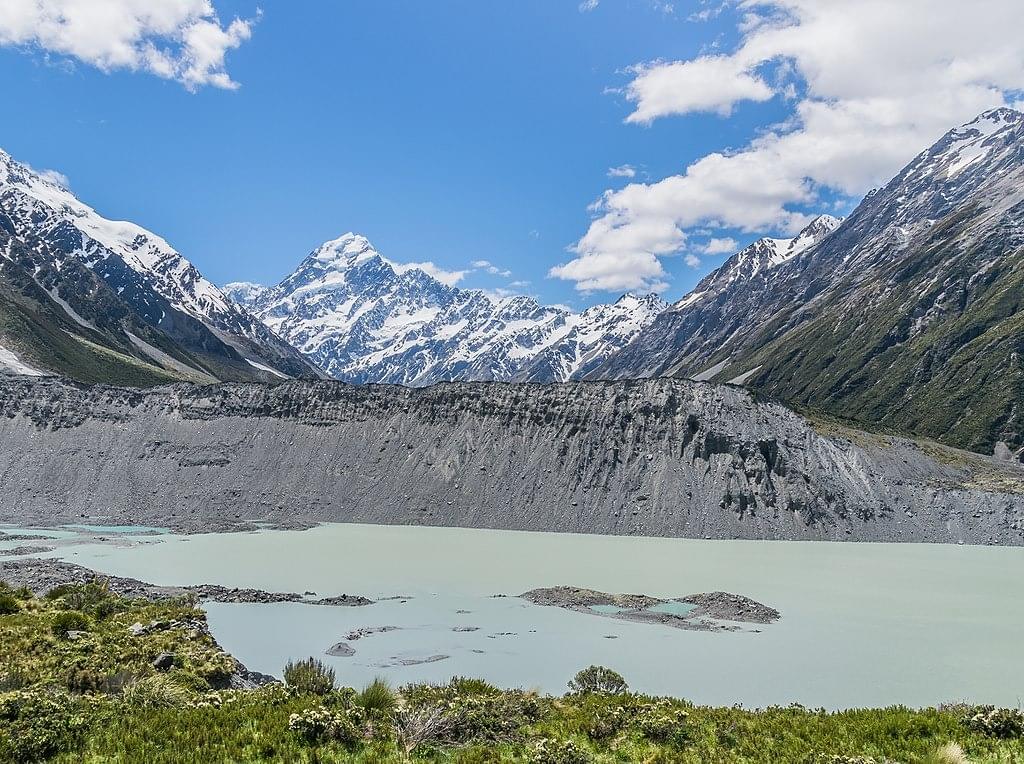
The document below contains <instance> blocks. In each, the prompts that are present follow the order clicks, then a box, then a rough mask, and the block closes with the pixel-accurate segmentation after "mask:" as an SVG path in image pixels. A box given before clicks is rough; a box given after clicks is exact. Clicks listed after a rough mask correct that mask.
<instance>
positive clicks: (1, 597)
mask: <svg viewBox="0 0 1024 764" xmlns="http://www.w3.org/2000/svg"><path fill="white" fill-rule="evenodd" d="M20 612H21V605H19V604H18V598H17V597H15V596H14V595H13V594H9V593H6V592H5V593H4V594H0V615H14V614H15V613H20Z"/></svg>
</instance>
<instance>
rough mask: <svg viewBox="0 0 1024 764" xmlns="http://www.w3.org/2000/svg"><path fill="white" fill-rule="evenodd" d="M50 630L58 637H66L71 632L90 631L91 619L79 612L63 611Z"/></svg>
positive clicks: (55, 617)
mask: <svg viewBox="0 0 1024 764" xmlns="http://www.w3.org/2000/svg"><path fill="white" fill-rule="evenodd" d="M50 629H51V631H53V633H54V634H55V635H56V636H58V637H66V636H67V635H68V632H71V631H88V629H89V618H88V616H86V615H85V613H80V612H78V611H77V610H62V611H61V612H59V613H57V615H55V616H54V618H53V623H52V624H50Z"/></svg>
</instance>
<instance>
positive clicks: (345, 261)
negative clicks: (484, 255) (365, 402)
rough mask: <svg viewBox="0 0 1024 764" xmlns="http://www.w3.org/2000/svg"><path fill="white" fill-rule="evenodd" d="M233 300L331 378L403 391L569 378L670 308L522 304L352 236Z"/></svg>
mask: <svg viewBox="0 0 1024 764" xmlns="http://www.w3.org/2000/svg"><path fill="white" fill-rule="evenodd" d="M225 291H226V293H227V294H228V295H229V296H230V297H232V298H233V299H234V300H236V301H238V302H239V303H240V304H242V305H245V306H246V307H248V308H249V309H250V310H252V311H253V312H254V313H255V314H256V315H258V316H259V317H260V318H261V319H262V320H263V321H264V322H265V323H266V324H267V326H269V327H270V328H271V329H272V330H273V331H274V332H276V333H277V334H279V335H280V336H282V337H284V338H285V339H287V340H288V341H289V342H291V343H292V344H293V345H294V346H295V347H297V348H298V349H299V350H301V351H302V352H303V353H304V354H305V355H306V356H307V357H308V358H309V359H310V360H311V361H313V362H314V363H315V364H317V365H318V366H319V367H320V368H322V369H324V370H326V371H327V372H328V373H329V374H330V375H331V376H332V377H334V378H336V379H340V380H344V381H347V382H354V383H368V382H383V383H395V384H405V385H427V384H432V383H434V382H440V381H447V380H513V379H515V380H530V381H540V382H552V381H562V380H566V379H570V378H572V377H573V376H576V375H579V374H581V373H585V372H586V371H588V370H589V369H591V368H593V367H594V366H596V365H597V364H599V363H600V362H602V361H603V360H604V359H605V358H607V357H609V356H610V355H611V354H612V353H613V352H615V351H616V350H618V349H620V348H621V347H623V346H624V345H625V344H626V343H627V342H628V341H629V340H631V339H632V338H633V337H634V336H636V334H637V333H638V332H639V331H640V330H641V329H643V328H644V327H645V326H647V325H648V324H649V323H650V322H651V321H653V320H654V317H655V316H656V315H657V314H658V313H659V312H660V311H661V310H662V309H664V308H665V307H667V306H666V303H664V302H663V301H662V300H660V299H659V298H658V297H657V296H654V295H648V296H645V297H635V296H633V295H625V296H623V297H622V298H621V299H620V300H619V301H618V302H616V303H615V304H613V305H599V306H595V307H593V308H590V309H589V310H587V311H584V312H583V313H580V314H576V313H573V312H571V311H569V310H566V309H564V308H559V307H547V306H542V305H540V304H539V303H538V302H537V301H536V300H534V299H532V298H530V297H526V296H521V295H520V296H513V297H506V298H500V299H499V298H494V297H492V296H490V295H488V294H487V293H485V292H483V291H480V290H470V289H459V288H456V287H452V286H448V285H446V284H444V283H442V282H441V281H439V280H437V279H435V278H433V277H432V276H430V275H428V274H427V273H425V272H424V271H423V270H420V269H419V268H416V267H411V266H407V265H401V264H398V263H394V262H391V261H389V260H387V259H385V258H384V257H382V256H381V255H380V253H378V252H377V251H376V250H375V249H374V248H373V246H372V245H371V244H370V242H369V241H367V240H366V239H365V238H364V237H362V236H357V235H355V234H352V233H349V234H345V235H344V236H341V237H340V238H338V239H335V240H333V241H329V242H326V243H325V244H323V245H322V246H320V247H318V248H317V249H316V250H314V251H313V252H312V253H311V254H310V255H309V256H308V257H307V258H306V259H305V260H303V261H302V263H301V264H300V265H299V267H298V268H297V269H296V270H295V272H294V273H292V274H291V275H290V276H288V277H287V278H286V279H285V280H284V281H282V282H281V283H280V284H278V285H277V286H276V287H270V288H268V287H261V286H259V285H256V284H250V283H236V284H228V285H227V286H226V287H225Z"/></svg>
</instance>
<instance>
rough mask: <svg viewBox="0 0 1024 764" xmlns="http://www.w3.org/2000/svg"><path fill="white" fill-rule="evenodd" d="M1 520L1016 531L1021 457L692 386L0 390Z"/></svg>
mask: <svg viewBox="0 0 1024 764" xmlns="http://www.w3.org/2000/svg"><path fill="white" fill-rule="evenodd" d="M0 442H2V443H3V444H4V448H3V449H0V490H2V491H3V494H4V503H3V511H2V514H0V520H3V521H7V522H16V523H25V522H44V523H48V524H54V523H65V522H83V521H84V518H89V519H91V520H93V521H97V522H106V523H114V524H121V523H132V524H146V525H156V526H170V527H175V528H182V529H187V530H216V529H223V528H230V527H240V526H243V527H244V526H245V525H246V524H248V523H251V522H253V521H268V522H271V523H274V524H277V525H307V524H310V523H314V522H317V521H352V522H370V523H406V524H428V525H460V526H470V527H486V528H512V529H523V530H551V531H573V532H587V533H613V534H644V535H658V536H682V537H694V538H750V539H797V540H801V539H808V540H810V539H815V540H853V541H857V540H864V541H867V540H872V541H935V542H958V541H964V542H967V543H999V544H1022V543H1024V497H1022V495H1021V492H1022V490H1024V468H1021V467H1020V466H1019V465H1014V464H1008V463H1006V462H1000V461H998V460H996V459H993V458H991V457H983V456H980V455H977V454H970V453H966V452H960V451H956V450H954V449H951V448H947V447H944V446H938V445H935V444H927V443H923V444H917V443H914V442H911V441H907V440H902V439H898V438H890V437H885V436H879V435H869V434H866V433H863V432H857V431H852V430H849V429H845V428H842V427H839V426H836V425H834V424H833V425H828V424H825V423H819V424H812V423H810V422H809V421H808V420H806V419H804V418H803V417H801V416H799V415H797V414H795V413H793V412H792V411H790V410H788V409H786V408H785V407H783V406H781V405H779V404H776V403H770V402H767V403H766V402H759V401H757V400H755V398H754V397H753V395H752V394H751V393H750V392H748V391H746V390H743V389H741V388H738V387H734V386H723V385H712V384H707V383H700V382H691V381H689V380H673V379H655V380H639V381H629V382H570V383H565V384H561V385H517V384H501V383H448V384H439V385H435V386H433V387H430V388H422V389H421V388H405V387H393V386H380V385H370V386H352V385H347V384H342V383H338V382H298V381H291V382H285V383H282V384H280V385H275V386H268V385H253V384H248V385H247V384H221V385H211V386H206V387H195V386H191V385H174V386H165V387H156V388H151V389H148V390H138V389H127V388H113V387H103V386H93V387H87V386H80V385H73V384H67V383H62V382H60V381H57V380H35V381H33V380H26V379H20V380H16V379H9V380H7V381H6V382H4V383H3V384H0Z"/></svg>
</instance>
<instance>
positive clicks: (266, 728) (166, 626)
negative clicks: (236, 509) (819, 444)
mask: <svg viewBox="0 0 1024 764" xmlns="http://www.w3.org/2000/svg"><path fill="white" fill-rule="evenodd" d="M283 669H284V670H283V676H284V679H285V682H284V683H283V684H282V683H279V682H273V681H271V682H270V683H268V684H260V683H259V682H266V681H268V678H266V677H262V676H260V677H259V678H258V681H257V682H253V681H252V677H253V676H254V675H252V674H247V672H245V671H244V668H243V667H241V666H240V665H239V664H238V663H237V661H235V660H234V659H233V658H232V657H231V656H229V655H227V654H226V653H224V652H223V650H221V649H220V647H219V646H218V645H217V643H216V642H215V641H214V640H213V638H212V637H211V636H210V634H209V631H208V629H207V627H206V620H205V614H204V613H203V611H202V610H200V609H198V608H197V607H196V606H195V603H194V602H193V601H191V600H162V601H151V600H146V599H141V598H136V599H126V598H124V597H121V596H118V595H116V594H113V593H112V592H111V591H110V590H109V589H108V588H107V587H106V586H105V585H104V584H102V583H98V582H93V583H86V584H77V585H67V586H60V587H57V588H54V589H51V590H50V591H49V592H48V593H47V594H45V595H43V596H35V595H34V594H33V593H32V592H31V591H29V590H27V589H12V588H10V587H8V586H6V585H4V584H0V761H2V762H37V761H60V762H146V764H156V763H158V762H196V763H198V762H257V761H259V762H410V761H415V762H465V763H466V764H469V763H470V762H532V763H533V764H591V763H593V764H601V763H608V764H611V762H629V761H637V762H639V761H643V762H683V763H684V764H704V763H706V762H723V764H727V763H729V762H737V763H739V762H745V763H749V764H778V763H779V762H800V763H806V764H876V763H877V764H880V763H881V762H893V763H894V762H899V763H900V764H966V762H975V763H977V764H996V762H1000V763H1004V762H1005V763H1008V762H1015V761H1021V760H1022V758H1024V737H1022V735H1024V712H1021V711H1019V710H1016V709H995V708H991V707H969V706H949V707H943V708H939V709H922V710H914V709H908V708H901V707H894V708H887V709H864V710H851V711H842V712H826V711H824V710H813V709H806V708H803V707H800V706H791V707H786V708H782V707H774V708H768V709H764V710H747V709H742V708H739V707H732V708H713V707H704V706H697V705H694V704H692V703H689V702H687V701H685V700H681V699H677V698H656V697H650V696H646V695H643V694H638V693H633V692H630V691H629V688H628V684H627V682H626V680H624V679H623V678H622V677H621V676H619V675H618V674H616V673H615V672H614V671H613V670H610V669H605V668H602V667H590V668H589V669H584V670H582V671H580V673H579V674H577V675H576V677H575V678H573V679H572V680H571V681H570V682H569V683H568V689H569V692H568V693H567V694H566V695H564V696H561V697H551V696H545V695H540V694H538V693H536V692H533V691H530V690H523V689H511V690H502V689H499V688H497V687H494V686H492V685H489V684H488V683H486V682H483V681H480V680H476V679H464V678H455V679H452V680H451V682H449V683H446V684H443V685H422V684H420V685H407V686H405V687H401V688H398V689H394V688H392V687H390V686H388V685H387V683H385V682H383V681H381V680H378V681H375V682H373V683H372V684H370V685H369V686H367V687H365V688H362V689H360V690H356V689H352V688H346V687H343V686H338V685H339V684H341V685H343V684H344V677H342V678H341V680H342V681H341V682H340V683H339V682H338V681H337V679H336V677H335V675H334V671H333V670H332V669H330V668H329V667H328V666H326V665H324V664H323V663H321V662H320V661H318V660H316V659H313V658H311V659H309V660H303V661H295V662H292V663H290V664H289V665H288V666H286V667H283ZM243 676H248V677H249V679H248V680H247V682H248V683H247V684H246V686H245V689H242V688H240V682H239V681H238V678H239V677H243ZM233 687H234V688H235V689H232V688H233Z"/></svg>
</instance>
